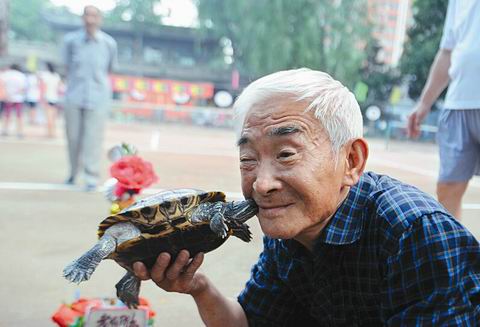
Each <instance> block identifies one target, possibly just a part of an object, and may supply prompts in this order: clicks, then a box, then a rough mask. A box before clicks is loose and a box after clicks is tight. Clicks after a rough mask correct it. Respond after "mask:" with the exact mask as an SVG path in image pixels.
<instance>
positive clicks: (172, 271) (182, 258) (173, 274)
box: [166, 250, 190, 280]
mask: <svg viewBox="0 0 480 327" xmlns="http://www.w3.org/2000/svg"><path fill="white" fill-rule="evenodd" d="M189 259H190V254H189V253H188V251H187V250H182V251H180V253H179V254H178V256H177V259H175V262H174V263H173V264H172V265H171V267H170V268H168V271H167V274H166V277H167V278H168V279H170V280H174V279H177V278H178V277H179V276H180V273H181V272H182V271H183V270H184V269H185V266H186V265H187V264H188V261H189Z"/></svg>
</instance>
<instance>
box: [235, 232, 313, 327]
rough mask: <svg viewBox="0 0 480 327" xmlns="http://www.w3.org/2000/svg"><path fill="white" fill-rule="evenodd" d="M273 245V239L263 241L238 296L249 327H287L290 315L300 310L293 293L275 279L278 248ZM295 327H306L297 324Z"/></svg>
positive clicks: (276, 277) (303, 315)
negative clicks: (255, 261)
mask: <svg viewBox="0 0 480 327" xmlns="http://www.w3.org/2000/svg"><path fill="white" fill-rule="evenodd" d="M275 242H276V240H271V239H268V238H266V237H265V238H264V249H263V252H262V253H261V254H260V258H259V260H258V262H257V263H256V264H255V265H254V266H253V268H252V272H251V276H250V279H249V280H248V282H247V284H246V287H245V289H244V290H243V291H242V292H241V294H240V295H239V296H238V302H239V303H240V305H241V306H242V307H243V310H244V311H245V314H246V315H247V319H248V323H249V326H250V327H260V326H261V327H266V326H272V327H273V326H276V327H280V326H291V322H292V320H294V317H293V315H295V312H298V310H299V309H302V308H300V307H299V305H298V303H297V301H296V300H295V296H294V295H293V293H292V292H291V291H290V289H289V288H288V287H287V285H286V284H285V283H284V282H283V281H282V280H281V279H280V278H279V277H278V271H277V264H276V262H278V258H277V255H278V253H277V251H278V248H277V246H276V245H275ZM299 316H300V317H305V316H306V315H305V314H302V315H299ZM297 322H298V321H297ZM299 326H309V325H304V324H302V323H300V324H299Z"/></svg>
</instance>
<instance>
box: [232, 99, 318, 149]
mask: <svg viewBox="0 0 480 327" xmlns="http://www.w3.org/2000/svg"><path fill="white" fill-rule="evenodd" d="M308 106H309V103H308V102H306V101H288V100H285V101H277V100H274V101H263V102H258V103H257V104H255V105H253V106H252V107H251V108H250V109H249V110H248V111H247V113H246V114H245V117H244V120H243V123H242V127H241V129H239V133H238V135H237V145H242V144H245V143H247V142H248V143H250V142H255V141H256V138H258V137H260V138H263V137H267V138H268V139H272V140H273V139H276V138H278V137H282V136H289V135H290V136H295V135H296V136H300V135H305V136H307V138H312V139H313V138H316V137H323V136H326V131H325V130H324V128H323V126H322V124H321V122H320V121H319V120H318V119H317V118H316V117H315V115H314V113H313V112H312V111H311V110H309V111H307V110H306V109H307V108H308Z"/></svg>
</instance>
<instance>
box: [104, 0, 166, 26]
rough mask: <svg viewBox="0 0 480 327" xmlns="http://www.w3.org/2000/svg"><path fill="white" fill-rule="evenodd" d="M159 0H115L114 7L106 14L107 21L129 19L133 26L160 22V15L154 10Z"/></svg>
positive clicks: (113, 21) (114, 21)
mask: <svg viewBox="0 0 480 327" xmlns="http://www.w3.org/2000/svg"><path fill="white" fill-rule="evenodd" d="M160 2H161V0H117V3H116V6H115V8H114V9H113V10H112V11H111V12H110V13H108V14H107V15H106V17H105V20H106V21H107V22H109V23H118V22H124V21H126V20H128V21H131V22H132V24H133V25H134V26H136V25H143V24H146V23H148V24H160V23H161V17H160V16H159V15H156V14H155V12H154V9H155V6H156V5H158V4H160Z"/></svg>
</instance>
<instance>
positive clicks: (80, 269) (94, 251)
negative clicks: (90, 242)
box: [63, 235, 116, 284]
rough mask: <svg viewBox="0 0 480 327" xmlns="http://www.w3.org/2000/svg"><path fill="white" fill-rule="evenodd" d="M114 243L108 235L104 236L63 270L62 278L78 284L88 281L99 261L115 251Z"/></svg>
mask: <svg viewBox="0 0 480 327" xmlns="http://www.w3.org/2000/svg"><path fill="white" fill-rule="evenodd" d="M115 247H116V242H115V239H114V238H113V237H112V236H110V235H104V236H103V237H102V238H101V239H100V240H99V241H98V242H97V244H95V246H94V247H93V248H91V249H90V250H88V251H87V252H86V253H85V254H84V255H82V256H81V257H80V258H78V259H76V260H74V261H73V262H71V263H70V264H69V265H67V266H66V267H65V268H64V269H63V277H65V278H66V279H67V280H69V281H71V282H73V283H77V284H79V283H80V282H83V281H85V280H88V279H89V278H90V276H91V275H92V274H93V272H94V271H95V269H96V268H97V266H98V264H99V263H100V261H102V260H103V259H104V258H106V257H107V256H108V255H109V254H110V253H112V252H114V251H115Z"/></svg>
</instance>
